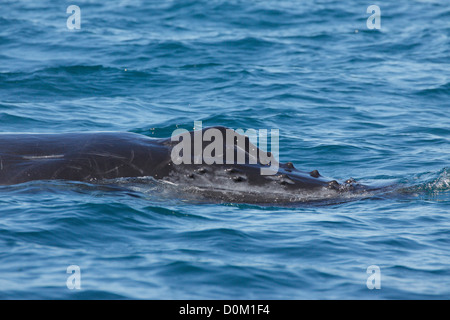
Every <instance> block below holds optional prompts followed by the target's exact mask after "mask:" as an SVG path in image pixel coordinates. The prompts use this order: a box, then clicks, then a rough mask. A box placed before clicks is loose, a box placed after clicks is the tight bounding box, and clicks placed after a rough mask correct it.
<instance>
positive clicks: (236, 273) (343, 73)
mask: <svg viewBox="0 0 450 320" xmlns="http://www.w3.org/2000/svg"><path fill="white" fill-rule="evenodd" d="M73 4H76V5H78V6H79V7H80V10H81V25H80V27H81V28H80V29H79V30H69V29H68V27H67V24H66V23H67V19H68V18H69V17H70V16H71V14H70V13H67V12H66V9H67V7H68V6H69V5H73ZM372 4H375V5H378V6H379V7H380V10H381V16H380V19H381V28H380V29H369V28H368V26H367V20H368V18H369V17H370V15H371V13H367V11H366V10H367V7H368V6H370V5H372ZM0 9H1V10H0V132H39V133H49V132H52V133H55V132H73V131H81V132H90V131H129V132H135V133H140V134H144V135H147V136H149V137H169V136H170V135H171V133H172V132H173V130H174V129H176V128H186V129H192V127H193V122H194V121H202V122H203V126H204V127H206V126H213V125H224V126H228V127H230V128H234V129H237V128H242V129H248V128H253V129H272V128H273V129H279V131H280V160H281V161H283V162H286V161H291V162H293V163H294V164H295V166H296V167H298V168H301V169H304V170H314V169H318V170H319V171H320V172H321V173H322V174H323V175H325V176H329V177H333V178H336V179H339V180H341V179H347V178H349V177H353V178H355V179H357V180H358V181H360V182H363V183H366V184H373V185H377V184H381V185H389V184H396V185H399V186H401V187H404V189H405V190H408V191H407V192H393V193H388V194H376V195H372V196H367V197H364V198H362V199H361V198H360V199H356V200H354V201H345V202H342V203H335V204H329V205H313V204H304V205H298V206H293V207H282V206H258V205H250V204H234V203H219V204H214V203H196V202H195V201H184V199H180V197H177V194H176V193H172V194H167V193H164V192H162V191H161V190H142V189H137V190H136V189H130V190H122V189H121V190H114V189H110V188H107V187H105V186H99V185H93V184H88V183H79V182H78V183H77V182H70V181H54V182H49V181H35V182H30V183H24V184H20V185H15V186H0V298H1V299H449V298H450V250H449V248H450V161H449V160H450V148H449V143H450V117H449V112H450V99H449V98H450V4H449V2H448V1H447V0H429V1H425V0H421V1H419V0H398V1H389V2H388V1H377V2H374V3H372V2H370V1H369V2H367V1H360V0H351V1H337V0H322V1H319V0H305V1H300V0H280V1H275V0H264V1H262V0H258V1H257V0H228V1H226V0H196V1H194V0H180V1H175V0H174V1H169V0H159V1H155V0H151V1H144V0H142V1H139V0H135V1H133V0H123V1H119V0H117V1H87V0H77V1H58V2H56V1H49V0H37V1H25V0H14V1H11V0H0ZM267 192H268V193H270V192H271V190H267ZM71 265H76V266H79V268H80V275H81V278H80V283H81V288H80V289H70V288H69V287H68V286H67V280H68V278H69V277H70V276H72V274H71V273H67V268H68V267H69V266H71ZM369 266H378V267H379V273H377V274H376V275H378V276H379V278H378V280H379V285H380V288H379V289H376V288H375V289H369V287H368V285H367V281H368V279H369V278H370V279H369V280H370V281H372V278H371V277H372V276H373V275H372V274H369V273H367V269H368V267H369ZM370 281H369V282H370ZM374 281H375V280H374ZM370 283H372V282H370ZM373 283H375V282H373Z"/></svg>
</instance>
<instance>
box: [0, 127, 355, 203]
mask: <svg viewBox="0 0 450 320" xmlns="http://www.w3.org/2000/svg"><path fill="white" fill-rule="evenodd" d="M214 128H216V129H219V130H220V131H222V132H225V130H226V128H225V127H214ZM207 129H208V128H205V129H203V131H205V130H207ZM189 134H190V135H191V137H192V136H193V132H192V131H191V132H190V133H189ZM240 137H241V138H244V139H246V142H247V144H246V150H247V151H248V148H252V147H255V146H253V145H252V144H251V143H250V142H249V141H248V138H247V137H244V136H240ZM192 141H193V140H192ZM178 143H179V142H178V141H172V140H171V139H170V138H166V139H153V138H149V137H146V136H143V135H140V134H135V133H120V132H99V133H61V134H0V185H12V184H18V183H24V182H27V181H33V180H70V181H84V182H93V181H98V180H104V179H116V178H128V177H130V178H131V177H148V176H150V177H153V178H155V179H157V180H159V179H162V180H163V181H167V182H171V183H173V184H184V185H186V184H188V185H192V186H196V185H199V186H202V185H203V186H204V183H205V181H208V182H210V184H214V185H215V186H218V185H219V184H221V183H223V182H225V181H226V182H229V183H235V184H236V185H237V184H239V183H247V184H248V186H249V188H251V187H252V186H258V187H267V188H268V191H270V188H271V187H275V186H276V187H277V188H279V189H280V188H281V190H289V191H295V190H315V189H319V188H328V189H333V190H337V191H339V190H344V189H345V190H351V189H355V190H356V189H359V188H362V187H361V186H360V185H358V184H355V183H354V181H353V180H348V181H346V182H345V183H342V184H339V183H338V182H336V181H335V180H331V179H326V178H324V177H322V176H321V175H320V174H319V173H318V171H317V170H314V171H312V172H305V171H300V170H298V169H296V168H294V166H293V165H292V163H290V162H288V163H279V164H278V166H279V169H278V172H277V173H276V174H275V175H261V171H260V169H261V167H263V166H264V165H262V164H261V163H259V160H258V163H257V164H249V163H245V164H237V163H233V164H211V165H207V164H179V165H175V164H174V163H173V162H172V160H171V152H172V148H173V147H174V146H175V145H176V144H178ZM209 143H210V142H203V148H204V147H205V146H206V145H207V144H209ZM227 147H228V148H229V147H230V146H227V145H225V144H224V148H227ZM231 147H232V148H235V146H234V145H233V146H231ZM255 148H256V147H255ZM246 159H247V160H248V157H246ZM273 161H275V160H273ZM266 166H267V165H266ZM219 187H220V185H219ZM243 200H244V201H245V199H243ZM252 202H254V201H252Z"/></svg>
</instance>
